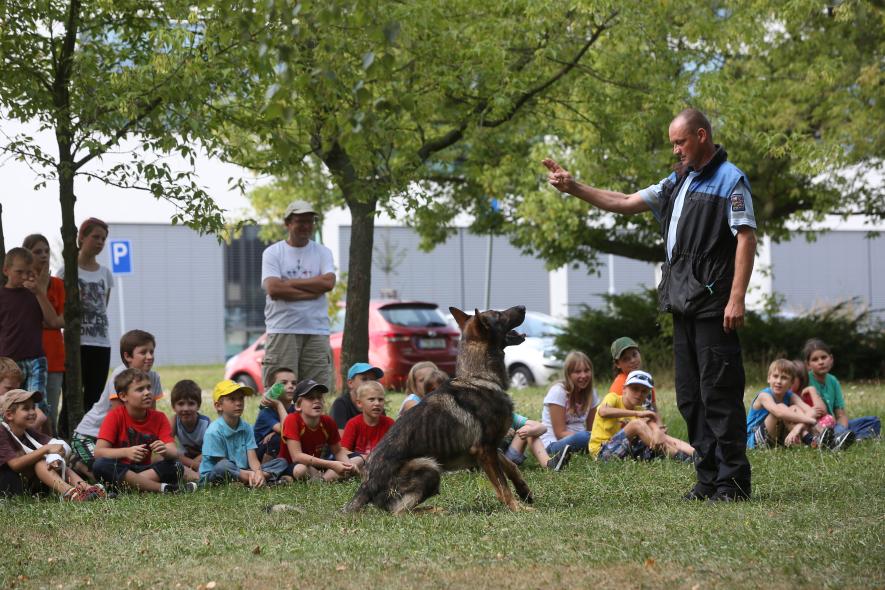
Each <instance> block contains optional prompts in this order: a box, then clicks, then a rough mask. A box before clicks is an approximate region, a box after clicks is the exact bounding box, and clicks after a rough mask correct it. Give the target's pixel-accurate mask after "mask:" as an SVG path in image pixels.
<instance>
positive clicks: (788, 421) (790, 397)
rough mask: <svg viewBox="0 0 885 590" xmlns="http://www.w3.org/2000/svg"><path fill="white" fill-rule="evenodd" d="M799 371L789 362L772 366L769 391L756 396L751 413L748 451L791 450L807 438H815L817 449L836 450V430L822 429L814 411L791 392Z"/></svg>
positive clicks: (767, 388) (749, 416)
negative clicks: (778, 446)
mask: <svg viewBox="0 0 885 590" xmlns="http://www.w3.org/2000/svg"><path fill="white" fill-rule="evenodd" d="M795 370H796V367H795V365H794V364H793V362H792V361H789V360H787V359H776V360H774V361H772V363H771V365H769V367H768V387H766V388H765V389H763V390H762V391H760V392H759V393H758V394H757V395H756V397H755V398H754V399H753V403H751V404H750V411H749V412H748V413H747V448H748V449H765V448H768V447H769V446H772V445H778V444H780V445H783V446H786V447H791V446H794V445H797V444H799V443H801V442H802V441H803V438H804V437H805V435H806V434H812V435H813V436H814V437H815V440H814V444H815V446H817V447H821V448H824V447H826V448H829V447H831V446H833V430H832V429H831V428H824V427H821V426H818V424H817V418H816V417H815V415H814V410H813V409H812V408H811V407H810V406H808V405H807V404H806V403H805V402H803V401H802V399H801V398H800V397H799V395H798V394H795V393H793V392H792V391H790V386H791V385H792V384H793V377H794V376H795ZM844 444H845V443H844V442H843V443H842V445H841V446H840V447H839V448H842V446H844Z"/></svg>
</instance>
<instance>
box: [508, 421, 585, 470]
mask: <svg viewBox="0 0 885 590" xmlns="http://www.w3.org/2000/svg"><path fill="white" fill-rule="evenodd" d="M545 432H547V427H546V426H544V425H543V424H541V423H540V422H537V421H535V420H529V419H528V418H526V417H525V416H523V415H522V414H517V413H516V412H513V424H512V425H511V426H510V430H509V431H508V432H507V436H506V437H505V438H504V441H503V442H502V443H501V447H500V448H501V450H503V451H504V456H506V457H507V458H508V459H510V460H511V461H513V463H514V464H516V465H522V464H523V462H524V461H525V450H526V448H528V449H529V450H530V451H531V453H532V455H534V456H535V459H537V461H538V465H544V466H545V467H547V469H551V470H553V471H560V470H561V469H562V468H563V467H565V466H566V465H567V464H568V462H569V459H570V458H571V455H572V452H573V449H572V447H570V446H569V445H565V446H564V447H563V448H562V449H561V450H560V451H559V452H558V453H555V454H554V455H553V456H552V457H551V456H550V455H549V454H548V453H547V449H545V448H544V443H542V442H541V438H540V437H541V435H542V434H544V433H545Z"/></svg>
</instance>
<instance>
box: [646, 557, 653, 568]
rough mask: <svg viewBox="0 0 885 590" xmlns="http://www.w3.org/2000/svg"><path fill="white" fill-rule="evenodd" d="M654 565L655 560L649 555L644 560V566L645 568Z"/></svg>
mask: <svg viewBox="0 0 885 590" xmlns="http://www.w3.org/2000/svg"><path fill="white" fill-rule="evenodd" d="M654 566H655V560H654V559H652V558H651V557H649V558H648V559H646V560H645V567H647V568H653V567H654Z"/></svg>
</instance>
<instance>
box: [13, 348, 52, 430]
mask: <svg viewBox="0 0 885 590" xmlns="http://www.w3.org/2000/svg"><path fill="white" fill-rule="evenodd" d="M15 364H16V365H18V368H19V369H20V370H21V372H22V375H24V381H22V385H21V388H22V389H24V390H25V391H39V392H40V393H42V394H43V399H41V400H40V401H39V402H37V407H38V408H40V410H42V412H43V413H44V414H46V415H47V416H48V415H49V404H47V403H46V380H47V379H48V377H49V371H48V370H47V366H48V365H47V364H46V357H45V356H41V357H37V358H34V359H24V360H20V361H16V363H15Z"/></svg>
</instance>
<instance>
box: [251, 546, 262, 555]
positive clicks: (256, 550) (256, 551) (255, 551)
mask: <svg viewBox="0 0 885 590" xmlns="http://www.w3.org/2000/svg"><path fill="white" fill-rule="evenodd" d="M252 554H253V555H261V545H255V547H253V548H252Z"/></svg>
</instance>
